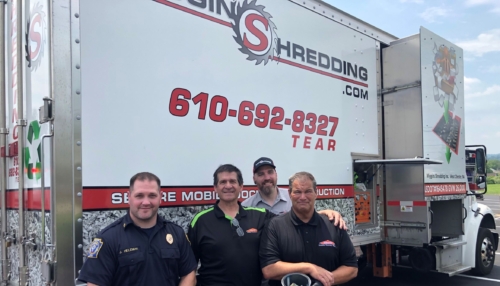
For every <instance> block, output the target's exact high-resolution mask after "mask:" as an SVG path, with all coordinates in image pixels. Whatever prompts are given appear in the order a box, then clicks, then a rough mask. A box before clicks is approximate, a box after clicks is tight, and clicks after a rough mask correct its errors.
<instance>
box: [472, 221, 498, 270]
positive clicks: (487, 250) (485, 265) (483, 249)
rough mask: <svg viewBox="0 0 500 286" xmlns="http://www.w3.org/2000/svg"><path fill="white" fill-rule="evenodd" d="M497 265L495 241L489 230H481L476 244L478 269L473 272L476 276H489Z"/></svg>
mask: <svg viewBox="0 0 500 286" xmlns="http://www.w3.org/2000/svg"><path fill="white" fill-rule="evenodd" d="M494 264H495V241H494V240H493V234H491V231H490V230H489V229H487V228H482V227H480V228H479V231H478V233H477V242H476V267H475V268H473V269H472V272H473V273H474V274H476V275H481V276H484V275H488V274H490V272H491V270H492V269H493V265H494Z"/></svg>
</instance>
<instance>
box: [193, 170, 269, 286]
mask: <svg viewBox="0 0 500 286" xmlns="http://www.w3.org/2000/svg"><path fill="white" fill-rule="evenodd" d="M242 188H243V176H242V175H241V171H240V170H239V169H238V168H237V167H235V166H233V165H230V164H226V165H221V166H220V167H219V168H217V170H216V171H215V173H214V189H215V191H216V192H217V195H218V196H219V198H220V200H218V201H217V202H216V204H215V206H214V207H213V208H209V209H207V210H204V211H201V212H200V213H198V214H197V215H195V216H194V218H193V220H192V221H191V223H190V224H189V230H188V236H189V240H190V241H191V246H192V248H193V252H194V255H195V257H196V261H198V260H199V261H200V264H201V266H200V269H199V270H198V273H199V275H198V283H199V285H201V286H257V285H260V283H261V281H262V271H261V268H260V265H259V243H260V235H261V233H262V231H263V229H264V225H265V224H266V223H267V221H268V220H269V219H270V218H272V217H274V216H275V215H274V214H273V213H271V212H268V211H267V210H265V209H263V208H255V207H243V206H241V204H240V203H239V202H238V196H239V194H240V192H241V190H242Z"/></svg>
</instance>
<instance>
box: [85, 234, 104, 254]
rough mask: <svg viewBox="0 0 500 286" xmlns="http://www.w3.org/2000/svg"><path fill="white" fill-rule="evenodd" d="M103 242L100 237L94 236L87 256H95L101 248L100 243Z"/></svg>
mask: <svg viewBox="0 0 500 286" xmlns="http://www.w3.org/2000/svg"><path fill="white" fill-rule="evenodd" d="M103 244H104V242H102V239H100V238H94V241H92V243H91V244H90V246H89V254H88V255H87V257H88V258H97V255H98V254H99V250H101V247H102V245H103Z"/></svg>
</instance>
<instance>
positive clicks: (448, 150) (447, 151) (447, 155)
mask: <svg viewBox="0 0 500 286" xmlns="http://www.w3.org/2000/svg"><path fill="white" fill-rule="evenodd" d="M445 155H446V161H448V164H450V159H451V152H450V147H448V146H446V154H445Z"/></svg>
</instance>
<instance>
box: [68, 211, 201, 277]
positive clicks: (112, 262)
mask: <svg viewBox="0 0 500 286" xmlns="http://www.w3.org/2000/svg"><path fill="white" fill-rule="evenodd" d="M148 232H149V233H148ZM148 232H146V231H144V230H143V229H141V228H139V227H137V226H136V225H135V224H134V223H133V221H132V219H131V218H130V215H129V214H126V215H125V216H123V217H122V218H120V219H118V220H116V221H115V222H113V223H112V224H110V225H109V226H107V227H106V228H105V229H103V230H102V231H101V232H100V233H99V234H98V236H97V237H96V238H95V239H94V241H93V242H92V243H91V245H90V247H89V252H88V254H87V260H86V261H85V263H84V264H83V267H82V270H81V272H80V276H79V277H78V279H79V280H81V281H85V282H90V283H94V284H97V285H99V286H127V285H130V286H132V285H134V286H153V285H162V286H163V285H165V286H175V285H178V284H179V280H180V277H182V276H185V275H187V274H189V273H190V272H192V271H193V270H196V268H197V266H198V265H197V263H196V261H195V259H194V255H193V252H192V250H191V246H190V244H189V241H188V240H187V237H186V234H185V232H184V230H183V229H182V228H181V227H180V226H178V225H176V224H174V223H171V222H169V221H166V220H164V219H162V218H161V217H160V216H157V222H156V225H155V226H154V227H153V228H152V229H150V230H149V231H148Z"/></svg>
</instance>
